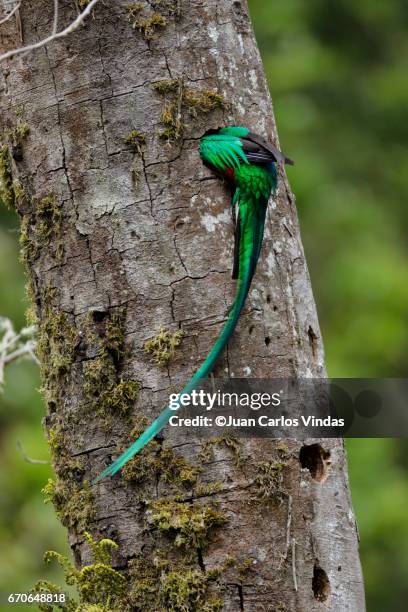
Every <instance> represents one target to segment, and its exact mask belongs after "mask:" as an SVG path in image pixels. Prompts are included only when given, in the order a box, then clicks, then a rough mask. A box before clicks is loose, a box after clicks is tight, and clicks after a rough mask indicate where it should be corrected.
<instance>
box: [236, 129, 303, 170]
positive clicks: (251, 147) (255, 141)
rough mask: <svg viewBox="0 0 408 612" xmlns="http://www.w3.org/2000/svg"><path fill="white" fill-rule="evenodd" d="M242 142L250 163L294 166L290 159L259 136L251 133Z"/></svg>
mask: <svg viewBox="0 0 408 612" xmlns="http://www.w3.org/2000/svg"><path fill="white" fill-rule="evenodd" d="M241 142H242V145H243V148H244V152H245V155H246V156H247V158H248V161H249V162H253V163H257V164H268V163H270V162H278V163H280V164H289V165H290V166H293V164H294V162H293V161H292V160H291V159H289V157H286V155H284V154H283V153H282V152H281V151H279V149H277V148H276V147H275V146H274V145H273V144H270V143H269V142H267V141H266V140H265V139H264V138H262V136H259V135H258V134H254V133H253V132H249V134H248V135H247V136H245V138H241Z"/></svg>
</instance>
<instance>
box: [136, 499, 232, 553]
mask: <svg viewBox="0 0 408 612" xmlns="http://www.w3.org/2000/svg"><path fill="white" fill-rule="evenodd" d="M148 522H149V523H150V524H151V525H153V526H154V527H155V528H156V529H157V530H158V531H159V532H161V533H162V534H165V535H168V536H169V537H170V538H171V539H172V540H173V541H174V544H175V545H176V546H178V547H181V546H183V547H186V548H187V549H191V548H193V549H200V550H202V549H203V548H205V547H206V546H207V544H208V540H209V536H210V533H211V532H212V531H213V530H214V529H215V528H216V527H220V526H221V525H224V524H225V523H226V522H227V519H226V517H225V515H224V514H223V513H222V512H219V511H218V510H216V508H215V507H214V506H209V505H205V506H201V505H198V504H189V503H183V502H180V501H178V500H177V499H171V498H167V499H159V500H157V501H153V502H151V503H150V504H149V510H148Z"/></svg>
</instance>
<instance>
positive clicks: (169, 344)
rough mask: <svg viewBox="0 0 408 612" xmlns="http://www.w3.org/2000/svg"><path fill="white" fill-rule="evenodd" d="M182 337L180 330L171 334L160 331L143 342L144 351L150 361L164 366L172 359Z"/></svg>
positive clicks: (182, 333) (163, 330)
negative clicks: (150, 358) (149, 357)
mask: <svg viewBox="0 0 408 612" xmlns="http://www.w3.org/2000/svg"><path fill="white" fill-rule="evenodd" d="M184 336H185V333H184V332H183V331H182V330H177V331H176V332H173V333H171V332H170V331H169V330H166V329H160V331H159V333H158V334H157V336H155V337H154V338H151V339H150V340H147V341H146V342H145V344H144V351H145V353H146V354H147V355H150V356H151V357H152V361H154V362H155V363H158V364H159V365H161V366H165V365H167V364H168V363H169V362H170V361H171V360H172V359H173V357H174V355H175V353H176V348H177V347H179V346H180V344H181V341H182V339H183V337H184Z"/></svg>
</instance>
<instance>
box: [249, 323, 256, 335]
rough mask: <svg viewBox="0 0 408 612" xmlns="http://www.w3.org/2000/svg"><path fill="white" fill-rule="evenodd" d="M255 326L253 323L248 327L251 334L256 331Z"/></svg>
mask: <svg viewBox="0 0 408 612" xmlns="http://www.w3.org/2000/svg"><path fill="white" fill-rule="evenodd" d="M254 329H255V327H254V326H253V325H251V327H250V328H249V329H248V334H249V335H251V334H252V332H253V331H254Z"/></svg>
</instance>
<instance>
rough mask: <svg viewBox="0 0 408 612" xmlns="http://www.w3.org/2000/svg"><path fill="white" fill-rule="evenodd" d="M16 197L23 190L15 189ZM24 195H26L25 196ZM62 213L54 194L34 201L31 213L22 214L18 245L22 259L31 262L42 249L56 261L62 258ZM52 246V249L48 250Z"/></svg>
mask: <svg viewBox="0 0 408 612" xmlns="http://www.w3.org/2000/svg"><path fill="white" fill-rule="evenodd" d="M14 192H15V196H16V197H17V198H20V199H21V198H22V197H23V196H24V193H23V191H17V192H16V191H15V189H14ZM25 197H26V196H25ZM62 222H63V213H62V208H61V205H60V204H59V203H58V201H57V198H56V197H55V196H54V195H49V196H46V197H45V198H42V199H41V200H39V201H38V202H37V203H36V206H35V211H34V213H33V214H29V215H28V214H27V215H24V217H23V220H22V223H21V230H20V246H21V254H22V258H23V261H25V262H26V263H32V262H33V261H34V260H35V259H37V258H38V257H39V256H40V255H41V253H42V251H43V249H45V248H46V247H48V248H47V252H50V254H51V255H52V256H53V257H54V258H55V260H56V261H57V263H62V262H63V259H64V242H63V232H62ZM50 247H52V251H51V250H50Z"/></svg>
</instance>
